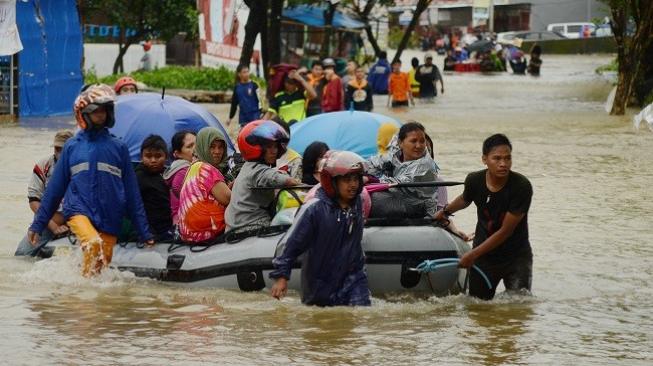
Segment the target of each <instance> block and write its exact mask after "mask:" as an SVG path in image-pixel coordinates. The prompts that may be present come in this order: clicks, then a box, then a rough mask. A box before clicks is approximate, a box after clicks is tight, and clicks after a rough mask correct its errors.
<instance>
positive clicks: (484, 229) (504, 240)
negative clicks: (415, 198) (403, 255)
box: [435, 134, 533, 300]
mask: <svg viewBox="0 0 653 366" xmlns="http://www.w3.org/2000/svg"><path fill="white" fill-rule="evenodd" d="M482 159H483V164H485V165H486V166H487V169H484V170H480V171H478V172H474V173H470V174H469V175H468V176H467V178H466V179H465V189H464V191H463V194H462V195H460V196H458V197H456V199H454V200H453V202H451V203H450V204H448V205H447V206H445V207H444V208H443V209H442V210H440V211H438V212H437V213H436V214H435V218H436V219H438V220H444V219H446V217H447V216H451V215H452V214H453V213H454V212H456V211H458V210H462V209H464V208H466V207H467V206H469V205H470V204H471V203H472V202H474V204H476V214H477V216H478V222H477V224H476V233H475V237H474V249H472V250H471V251H469V252H467V253H466V254H465V255H464V256H463V257H462V258H461V259H460V267H463V268H470V267H471V266H472V265H473V264H476V265H477V266H478V267H480V268H481V270H483V272H485V273H486V274H487V275H488V277H489V279H490V282H491V283H492V289H488V288H487V286H486V285H485V283H484V281H483V279H482V278H481V277H480V275H479V274H478V273H476V271H471V272H470V275H469V276H470V277H469V294H470V295H472V296H475V297H479V298H481V299H484V300H490V299H492V298H493V297H494V294H495V291H496V287H497V285H498V284H499V282H500V281H501V280H503V284H504V286H505V287H506V290H507V291H510V292H512V291H524V290H527V291H530V289H531V279H532V272H533V270H532V268H533V254H532V251H531V244H530V241H529V239H528V209H529V208H530V205H531V198H532V196H533V187H532V186H531V183H530V182H529V181H528V179H527V178H526V177H524V176H523V175H521V174H519V173H516V172H513V171H512V170H510V169H511V167H512V145H511V144H510V140H508V138H507V137H506V136H505V135H503V134H495V135H492V136H490V137H488V138H487V139H486V140H485V142H483V156H482Z"/></svg>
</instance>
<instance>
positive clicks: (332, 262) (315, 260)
mask: <svg viewBox="0 0 653 366" xmlns="http://www.w3.org/2000/svg"><path fill="white" fill-rule="evenodd" d="M363 164H364V160H363V159H362V158H361V157H360V156H358V155H356V154H355V153H352V152H348V151H329V152H327V155H326V158H325V161H324V164H323V166H322V171H321V172H320V184H321V187H320V188H319V189H318V190H317V194H316V197H315V198H314V199H312V200H309V201H308V202H307V203H306V204H304V205H303V206H302V208H301V209H300V212H299V214H298V216H297V218H296V220H295V224H294V225H293V226H292V227H291V229H290V231H289V232H288V240H287V241H286V243H285V248H284V250H283V253H282V254H281V256H279V257H277V258H275V259H274V260H273V261H272V264H273V265H274V267H275V270H274V271H272V272H271V273H270V278H273V279H275V283H274V286H273V287H272V296H273V297H275V298H277V299H281V298H282V297H283V296H285V295H286V292H287V290H288V280H289V279H290V273H291V271H292V268H293V263H294V262H295V260H296V259H297V257H299V256H300V255H301V254H304V256H303V260H302V271H301V273H302V302H303V303H304V304H306V305H317V306H338V305H350V306H369V305H370V290H369V286H368V281H367V272H366V269H365V255H364V253H363V248H362V246H361V240H362V238H363V211H362V201H361V197H360V193H361V191H362V190H363Z"/></svg>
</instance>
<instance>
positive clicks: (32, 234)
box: [27, 146, 88, 244]
mask: <svg viewBox="0 0 653 366" xmlns="http://www.w3.org/2000/svg"><path fill="white" fill-rule="evenodd" d="M67 147H68V148H66V147H64V149H63V151H62V152H61V157H60V158H59V161H58V162H57V164H56V165H55V166H54V173H52V178H50V182H49V183H48V186H47V188H46V189H45V193H44V194H43V198H42V199H41V205H40V206H39V209H38V211H37V212H36V215H34V221H33V222H32V225H30V227H29V230H28V232H27V236H28V238H29V239H30V241H31V242H32V244H36V243H37V242H38V240H39V236H40V235H41V232H43V229H45V227H46V225H47V224H48V222H49V221H50V219H51V218H52V216H53V215H54V212H55V211H56V210H57V207H59V204H61V200H62V199H63V196H64V194H65V193H66V189H68V183H70V177H71V175H70V165H69V164H68V155H69V154H70V152H69V150H70V146H67ZM84 164H86V169H88V162H86V163H81V164H79V165H80V168H81V169H83V167H84Z"/></svg>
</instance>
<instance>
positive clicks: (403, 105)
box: [392, 100, 408, 108]
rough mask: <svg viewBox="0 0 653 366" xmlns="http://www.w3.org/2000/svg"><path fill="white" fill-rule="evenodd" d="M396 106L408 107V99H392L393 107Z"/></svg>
mask: <svg viewBox="0 0 653 366" xmlns="http://www.w3.org/2000/svg"><path fill="white" fill-rule="evenodd" d="M396 107H408V101H407V100H404V101H401V102H398V101H394V100H393V101H392V108H396Z"/></svg>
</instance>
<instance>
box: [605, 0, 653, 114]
mask: <svg viewBox="0 0 653 366" xmlns="http://www.w3.org/2000/svg"><path fill="white" fill-rule="evenodd" d="M602 1H603V2H604V3H606V4H608V5H609V6H610V12H611V15H612V19H611V26H612V32H613V33H614V38H615V41H616V43H617V62H618V64H619V67H618V79H617V92H616V94H615V98H614V103H613V104H612V110H611V111H610V114H612V115H623V114H625V112H626V107H627V105H628V101H629V100H630V98H631V96H632V95H633V92H634V89H635V86H636V83H637V81H638V80H639V78H640V76H641V75H643V73H645V72H646V67H647V65H649V61H650V60H647V53H648V52H650V48H651V47H652V45H653V0H602ZM631 22H632V24H633V25H634V32H633V33H632V34H629V33H630V30H629V23H631Z"/></svg>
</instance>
